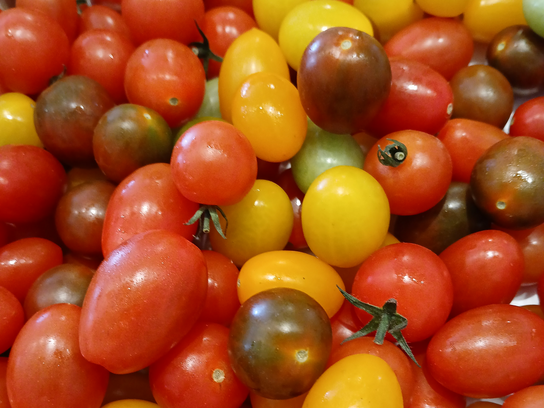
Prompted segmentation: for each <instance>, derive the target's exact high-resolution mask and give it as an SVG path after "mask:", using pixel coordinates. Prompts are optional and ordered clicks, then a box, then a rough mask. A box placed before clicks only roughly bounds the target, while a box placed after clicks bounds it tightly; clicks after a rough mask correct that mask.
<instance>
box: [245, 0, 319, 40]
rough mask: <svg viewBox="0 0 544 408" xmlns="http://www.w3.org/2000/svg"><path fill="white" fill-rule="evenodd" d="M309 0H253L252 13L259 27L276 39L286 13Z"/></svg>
mask: <svg viewBox="0 0 544 408" xmlns="http://www.w3.org/2000/svg"><path fill="white" fill-rule="evenodd" d="M308 1H310V0H253V14H254V15H255V21H256V22H257V24H258V26H259V28H260V29H261V30H263V31H264V32H265V33H268V34H270V35H271V36H272V38H274V39H275V40H276V41H277V40H278V33H279V31H280V25H281V22H282V21H283V19H284V18H285V16H286V15H287V13H289V12H290V11H291V10H292V9H293V8H295V7H296V6H298V5H299V4H302V3H306V2H308Z"/></svg>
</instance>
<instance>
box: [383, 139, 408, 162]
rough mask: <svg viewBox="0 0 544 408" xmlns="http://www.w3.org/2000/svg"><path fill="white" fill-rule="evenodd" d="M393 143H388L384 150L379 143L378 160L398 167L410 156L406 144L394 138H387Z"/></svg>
mask: <svg viewBox="0 0 544 408" xmlns="http://www.w3.org/2000/svg"><path fill="white" fill-rule="evenodd" d="M387 140H389V141H390V142H393V144H388V145H387V146H385V149H383V150H382V148H381V146H380V145H378V160H379V162H380V163H381V164H383V165H384V166H390V167H398V166H400V165H401V164H402V163H403V162H404V160H406V157H408V149H407V148H406V145H404V144H403V143H401V142H399V141H398V140H394V139H387Z"/></svg>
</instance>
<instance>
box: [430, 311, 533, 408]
mask: <svg viewBox="0 0 544 408" xmlns="http://www.w3.org/2000/svg"><path fill="white" fill-rule="evenodd" d="M483 339H484V340H483ZM427 362H428V365H429V371H430V373H431V375H432V376H433V377H434V378H435V379H436V380H437V381H438V382H439V383H441V384H442V385H443V386H445V387H446V388H448V389H450V390H452V391H454V392H457V393H459V394H462V395H466V396H469V397H474V398H494V397H500V396H502V395H507V394H509V393H512V392H516V391H519V390H521V389H522V388H525V387H527V386H529V385H531V384H533V383H534V382H535V381H536V380H538V379H539V378H540V377H541V376H542V374H543V373H544V320H542V319H541V318H540V317H539V316H537V315H536V314H534V313H532V312H529V311H528V310H525V309H523V308H521V307H517V306H512V305H488V306H481V307H478V308H476V309H472V310H469V311H467V312H464V313H462V314H460V315H459V316H457V317H455V318H453V319H451V320H450V321H448V323H446V324H445V325H444V326H443V327H442V328H441V329H440V330H439V331H438V332H437V333H436V334H435V335H434V336H433V338H432V339H431V342H430V343H429V346H428V348H427ZM461 366H462V367H463V368H464V369H463V370H462V371H460V370H459V367H461Z"/></svg>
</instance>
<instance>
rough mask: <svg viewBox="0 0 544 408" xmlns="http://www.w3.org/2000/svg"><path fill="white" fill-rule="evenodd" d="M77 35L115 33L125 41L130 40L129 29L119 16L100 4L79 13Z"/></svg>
mask: <svg viewBox="0 0 544 408" xmlns="http://www.w3.org/2000/svg"><path fill="white" fill-rule="evenodd" d="M79 17H80V20H79V35H81V34H83V33H84V32H85V31H89V30H108V31H115V32H117V33H119V34H121V35H123V36H124V37H126V38H127V39H129V40H130V39H131V36H130V29H129V28H128V25H127V23H126V22H125V20H124V19H123V18H122V17H121V14H120V13H118V12H117V11H115V10H113V9H112V8H111V7H107V6H104V5H101V4H93V5H92V6H91V7H87V8H86V9H85V10H83V11H82V12H81V15H80V16H79Z"/></svg>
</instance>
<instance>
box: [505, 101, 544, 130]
mask: <svg viewBox="0 0 544 408" xmlns="http://www.w3.org/2000/svg"><path fill="white" fill-rule="evenodd" d="M510 136H531V137H534V138H536V139H540V140H542V141H544V96H541V97H538V98H533V99H530V100H528V101H527V102H524V103H522V104H521V105H520V106H519V107H518V108H517V109H516V111H515V112H514V116H513V117H512V121H511V122H510Z"/></svg>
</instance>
